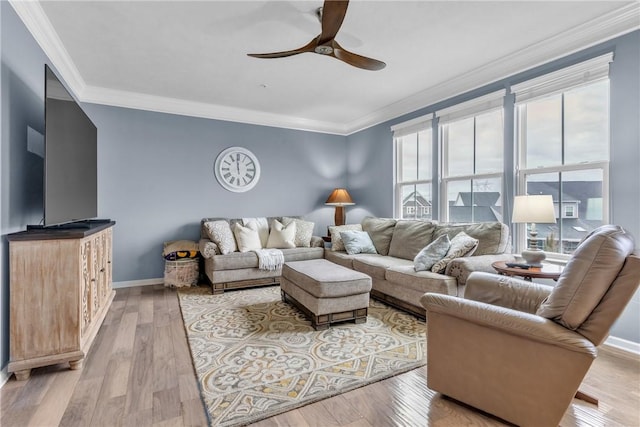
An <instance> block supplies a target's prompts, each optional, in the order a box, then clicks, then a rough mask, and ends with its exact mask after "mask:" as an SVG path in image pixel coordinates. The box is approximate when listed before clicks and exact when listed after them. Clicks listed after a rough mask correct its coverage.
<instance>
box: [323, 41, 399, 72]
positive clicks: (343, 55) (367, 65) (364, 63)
mask: <svg viewBox="0 0 640 427" xmlns="http://www.w3.org/2000/svg"><path fill="white" fill-rule="evenodd" d="M331 46H332V47H333V54H332V55H333V56H335V57H336V58H338V59H339V60H341V61H344V62H346V63H347V64H349V65H353V66H354V67H358V68H362V69H365V70H371V71H377V70H382V69H383V68H384V67H386V66H387V64H385V63H384V62H382V61H378V60H377V59H373V58H367V57H366V56H361V55H358V54H356V53H353V52H349V51H348V50H345V49H344V48H343V47H342V46H340V45H339V44H338V42H337V41H335V40H334V41H333V42H332V43H331Z"/></svg>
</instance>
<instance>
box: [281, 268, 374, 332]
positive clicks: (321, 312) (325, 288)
mask: <svg viewBox="0 0 640 427" xmlns="http://www.w3.org/2000/svg"><path fill="white" fill-rule="evenodd" d="M280 289H281V290H282V301H285V302H289V303H291V304H293V305H294V306H296V307H297V308H299V309H300V310H301V311H302V312H303V313H305V315H307V317H309V319H310V320H311V324H312V325H313V327H314V328H315V329H316V330H320V329H327V328H328V327H329V325H331V324H332V323H336V322H343V321H345V320H354V321H355V322H356V323H364V322H366V321H367V311H368V308H369V291H370V290H371V277H369V276H367V275H366V274H364V273H360V272H358V271H353V270H351V269H349V268H346V267H343V266H341V265H338V264H334V263H332V262H331V261H327V260H326V259H313V260H307V261H293V262H287V263H285V264H284V266H283V267H282V277H281V278H280Z"/></svg>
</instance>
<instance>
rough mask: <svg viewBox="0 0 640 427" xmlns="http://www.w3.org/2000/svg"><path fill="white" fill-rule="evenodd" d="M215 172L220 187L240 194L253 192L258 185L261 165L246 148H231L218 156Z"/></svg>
mask: <svg viewBox="0 0 640 427" xmlns="http://www.w3.org/2000/svg"><path fill="white" fill-rule="evenodd" d="M214 172H215V174H216V179H217V180H218V182H219V183H220V185H222V186H223V187H224V188H226V189H227V190H229V191H234V192H237V193H240V192H244V191H249V190H251V189H252V188H253V187H254V186H255V185H256V184H257V183H258V180H259V179H260V163H259V162H258V159H257V158H256V156H255V155H254V154H253V153H252V152H251V151H249V150H247V149H246V148H242V147H230V148H227V149H226V150H224V151H222V152H221V153H220V154H218V157H217V158H216V163H215V166H214Z"/></svg>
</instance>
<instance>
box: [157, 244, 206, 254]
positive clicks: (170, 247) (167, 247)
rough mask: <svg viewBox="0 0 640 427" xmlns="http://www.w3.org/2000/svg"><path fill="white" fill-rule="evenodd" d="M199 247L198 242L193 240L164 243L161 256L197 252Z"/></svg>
mask: <svg viewBox="0 0 640 427" xmlns="http://www.w3.org/2000/svg"><path fill="white" fill-rule="evenodd" d="M199 250H200V247H199V245H198V242H194V241H193V240H174V241H171V242H164V245H163V250H162V255H163V256H165V257H166V256H167V255H169V254H172V253H175V252H192V251H196V252H197V251H199Z"/></svg>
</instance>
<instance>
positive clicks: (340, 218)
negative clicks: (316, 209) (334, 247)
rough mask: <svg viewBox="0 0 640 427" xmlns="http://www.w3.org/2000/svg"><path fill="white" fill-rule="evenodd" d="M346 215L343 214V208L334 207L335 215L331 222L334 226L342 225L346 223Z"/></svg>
mask: <svg viewBox="0 0 640 427" xmlns="http://www.w3.org/2000/svg"><path fill="white" fill-rule="evenodd" d="M346 219H347V218H346V215H345V212H344V206H336V213H335V215H334V217H333V220H334V222H335V224H336V225H344V223H345V221H346Z"/></svg>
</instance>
